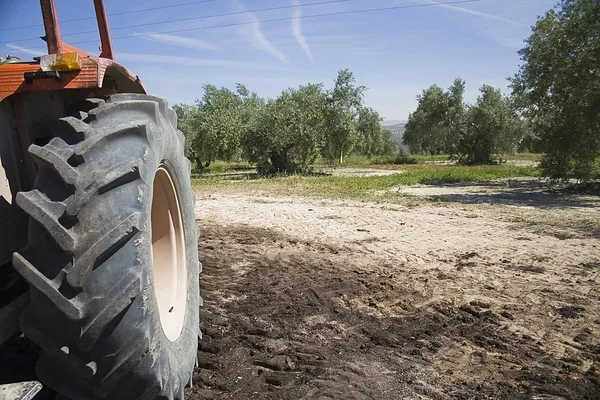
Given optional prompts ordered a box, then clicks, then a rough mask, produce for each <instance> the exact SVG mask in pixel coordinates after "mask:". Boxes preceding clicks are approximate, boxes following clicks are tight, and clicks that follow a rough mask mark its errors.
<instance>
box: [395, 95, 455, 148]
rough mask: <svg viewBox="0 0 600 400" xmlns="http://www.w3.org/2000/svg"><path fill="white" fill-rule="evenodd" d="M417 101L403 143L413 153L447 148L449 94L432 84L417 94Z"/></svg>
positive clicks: (409, 117)
mask: <svg viewBox="0 0 600 400" xmlns="http://www.w3.org/2000/svg"><path fill="white" fill-rule="evenodd" d="M417 101H418V105H417V110H416V111H415V112H413V113H411V114H410V115H409V116H408V122H407V123H406V130H405V132H404V137H403V143H404V144H405V145H407V146H408V148H409V149H410V151H411V153H428V154H438V153H441V152H443V151H444V149H445V145H444V141H445V132H446V114H447V113H448V99H447V94H446V93H445V92H444V90H443V89H442V88H441V87H439V86H437V85H431V86H430V87H429V88H427V89H425V90H424V91H423V93H422V94H420V95H418V96H417Z"/></svg>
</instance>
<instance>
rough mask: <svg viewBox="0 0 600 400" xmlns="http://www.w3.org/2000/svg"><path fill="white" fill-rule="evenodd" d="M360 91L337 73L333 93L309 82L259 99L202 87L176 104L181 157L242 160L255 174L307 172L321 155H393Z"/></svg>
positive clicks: (204, 163)
mask: <svg viewBox="0 0 600 400" xmlns="http://www.w3.org/2000/svg"><path fill="white" fill-rule="evenodd" d="M364 91H365V88H364V87H362V86H356V84H355V80H354V77H353V75H352V73H351V72H350V71H348V70H343V71H340V72H339V74H338V77H337V79H336V80H335V84H334V87H333V88H332V89H329V90H327V89H325V88H324V87H323V85H322V84H314V83H309V84H307V85H303V86H300V87H298V88H294V89H287V90H285V91H283V92H282V93H281V94H280V95H279V96H278V97H277V98H276V99H264V98H261V97H259V96H258V95H257V94H256V93H254V92H250V91H249V90H248V89H247V88H246V87H245V86H243V85H241V84H238V85H237V87H236V90H235V91H231V90H229V89H227V88H220V89H219V88H216V87H215V86H213V85H208V84H207V85H205V86H204V96H203V97H202V99H201V100H198V101H197V102H196V104H195V105H176V106H175V107H174V108H175V110H176V112H177V114H178V119H179V127H180V129H181V130H182V131H183V132H184V134H185V136H186V139H187V140H186V155H187V156H188V157H190V158H191V159H193V160H194V161H195V163H196V165H197V166H198V168H200V169H202V168H206V167H208V166H209V165H210V163H211V162H212V161H214V160H216V159H221V160H232V159H241V160H247V161H249V162H251V163H254V164H256V165H257V167H258V169H259V171H260V172H264V173H277V172H296V171H303V170H307V169H309V168H310V167H311V166H312V165H313V164H314V163H315V161H316V160H317V158H318V157H319V156H321V157H323V158H324V159H325V160H327V161H329V162H330V163H332V164H335V163H336V162H339V163H343V162H344V157H345V156H346V155H348V154H351V153H358V154H364V155H367V156H373V155H383V154H391V153H393V152H394V151H395V150H396V146H395V144H394V142H393V139H392V136H391V133H390V132H389V131H386V130H383V129H382V128H381V126H380V122H381V118H380V116H379V114H378V113H377V112H376V111H375V110H373V109H371V108H366V107H365V106H364V104H363V94H364Z"/></svg>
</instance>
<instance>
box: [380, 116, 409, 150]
mask: <svg viewBox="0 0 600 400" xmlns="http://www.w3.org/2000/svg"><path fill="white" fill-rule="evenodd" d="M386 122H396V123H395V124H389V125H386ZM381 127H382V128H383V129H387V130H388V131H391V132H392V137H393V138H394V141H395V142H396V144H397V145H398V146H400V147H402V148H404V149H406V146H404V145H403V144H402V138H403V137H404V131H405V130H406V121H383V122H382V123H381Z"/></svg>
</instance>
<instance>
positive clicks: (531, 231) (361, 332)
mask: <svg viewBox="0 0 600 400" xmlns="http://www.w3.org/2000/svg"><path fill="white" fill-rule="evenodd" d="M494 185H496V184H491V185H490V184H486V185H470V186H469V187H459V186H456V187H450V188H449V187H437V188H435V187H433V186H432V187H420V188H411V189H410V190H412V192H411V194H413V195H419V196H426V197H430V198H431V197H432V196H454V197H449V198H446V199H444V200H446V202H444V203H443V205H444V206H443V207H440V206H435V204H434V203H431V202H422V204H421V205H416V206H411V207H404V206H401V205H397V204H374V203H359V202H354V201H331V200H318V199H306V198H299V197H272V196H261V195H259V194H248V193H247V194H235V193H227V194H206V193H198V202H197V204H196V215H197V222H198V225H199V226H200V227H201V229H202V238H201V241H200V244H199V246H200V251H201V260H202V262H203V264H204V272H203V274H202V276H201V287H202V294H203V297H204V308H203V310H202V314H201V315H202V317H201V318H202V319H201V325H202V330H203V332H204V337H203V340H202V341H201V342H200V349H199V352H198V358H199V368H198V369H197V370H196V371H195V373H194V386H193V387H192V388H189V389H187V390H186V399H188V400H189V399H192V400H194V399H195V400H197V399H236V400H246V399H274V400H275V399H290V400H291V399H294V400H295V399H321V400H327V399H444V400H445V399H539V400H541V399H544V400H550V399H552V400H558V399H599V398H600V306H599V300H600V293H599V291H598V287H599V285H598V284H599V283H600V277H599V272H600V238H599V237H598V236H597V235H595V234H585V233H582V232H580V231H578V232H575V233H573V232H570V231H569V232H567V231H564V232H563V231H561V229H562V228H559V227H555V228H552V229H544V228H540V227H539V226H527V225H525V224H520V223H511V222H507V221H503V220H502V219H500V218H498V217H497V215H496V213H497V210H498V208H495V207H485V206H480V205H477V204H471V203H481V202H491V203H494V204H498V206H497V207H510V208H511V209H514V208H516V209H519V210H522V212H524V213H527V212H533V209H535V211H536V212H537V213H538V214H539V213H545V214H544V215H547V217H548V219H552V218H553V216H554V215H555V214H556V213H561V216H563V217H564V215H565V213H566V214H567V215H569V214H568V213H588V214H590V215H592V216H598V218H600V213H599V210H600V207H598V204H597V202H596V201H595V200H597V198H596V199H594V198H583V197H572V196H563V195H559V194H556V193H555V194H549V195H548V196H546V194H542V195H540V194H539V190H537V191H536V190H531V193H530V192H529V191H528V190H529V189H527V187H526V185H520V186H519V185H516V186H515V185H514V184H504V186H502V184H498V185H496V186H494ZM519 190H521V192H519ZM419 191H420V192H419ZM514 191H516V192H515V193H513V194H511V193H512V192H514ZM531 196H534V197H533V198H532V197H531ZM535 196H542V197H541V198H539V199H538V198H537V197H535ZM469 199H476V200H477V201H473V202H470V201H467V200H469ZM482 199H483V200H485V201H480V200H482ZM503 199H509V200H511V199H512V200H511V201H510V202H509V201H505V202H503ZM532 199H533V200H532ZM417 203H418V202H417ZM466 203H469V204H466ZM36 358H37V350H36V348H35V346H33V345H32V344H31V343H30V342H28V341H27V339H24V338H15V339H14V340H13V341H12V343H8V344H7V345H5V346H3V348H2V349H0V381H4V382H8V381H14V380H18V379H32V378H34V376H35V375H34V372H33V367H34V363H35V359H36ZM39 398H40V399H42V398H43V399H53V398H54V395H53V394H52V393H51V392H50V391H49V390H45V393H44V394H43V396H41V397H39Z"/></svg>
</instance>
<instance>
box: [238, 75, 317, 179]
mask: <svg viewBox="0 0 600 400" xmlns="http://www.w3.org/2000/svg"><path fill="white" fill-rule="evenodd" d="M325 101H326V95H325V92H324V91H323V87H322V85H320V84H308V85H305V86H300V88H298V89H288V90H286V91H284V92H283V93H282V94H281V95H280V96H279V97H278V98H277V99H276V100H272V101H269V102H268V103H267V105H266V106H265V107H264V109H263V110H262V112H261V113H260V114H259V115H258V116H257V118H256V121H257V122H256V124H254V125H253V126H251V128H250V129H248V130H247V131H246V133H245V135H244V141H243V147H244V153H245V155H246V157H247V159H248V160H249V161H250V162H252V163H256V165H257V167H258V169H259V172H260V173H269V174H274V173H283V172H284V173H293V172H297V171H303V170H306V169H308V168H309V166H310V165H312V164H313V163H314V161H315V159H316V158H317V156H318V154H319V143H321V141H322V137H323V132H324V115H325V107H324V105H325Z"/></svg>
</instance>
